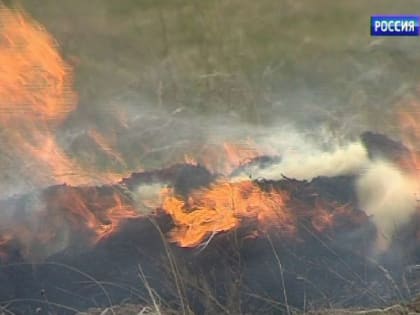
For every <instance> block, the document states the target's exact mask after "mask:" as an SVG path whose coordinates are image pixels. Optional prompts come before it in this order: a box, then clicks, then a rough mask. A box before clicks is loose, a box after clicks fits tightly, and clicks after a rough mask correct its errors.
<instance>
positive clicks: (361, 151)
mask: <svg viewBox="0 0 420 315" xmlns="http://www.w3.org/2000/svg"><path fill="white" fill-rule="evenodd" d="M305 151H306V152H305ZM368 163H369V160H368V155H367V152H366V149H365V147H364V146H363V145H362V144H361V143H359V142H353V143H350V144H347V145H344V146H338V147H335V148H334V149H332V150H329V151H323V150H322V149H317V148H311V149H309V150H303V151H302V150H296V151H294V150H289V151H287V152H285V154H284V155H283V156H282V159H281V161H280V162H279V163H275V164H273V165H270V166H269V167H267V168H258V167H251V168H248V169H246V170H245V171H244V173H242V174H241V175H240V176H238V178H240V177H242V178H243V177H244V176H252V177H253V178H265V179H271V180H278V179H281V178H282V175H285V176H287V177H292V178H296V179H300V180H303V179H306V180H311V179H313V178H315V177H317V176H338V175H347V174H356V173H359V172H360V171H361V170H362V169H363V168H364V167H366V165H367V164H368Z"/></svg>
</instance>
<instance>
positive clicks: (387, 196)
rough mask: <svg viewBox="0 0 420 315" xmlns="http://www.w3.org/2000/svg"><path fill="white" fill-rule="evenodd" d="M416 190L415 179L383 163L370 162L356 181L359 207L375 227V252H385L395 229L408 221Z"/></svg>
mask: <svg viewBox="0 0 420 315" xmlns="http://www.w3.org/2000/svg"><path fill="white" fill-rule="evenodd" d="M418 186H419V185H418V183H417V182H416V181H415V180H414V178H412V177H411V176H409V175H407V174H404V173H403V172H402V171H400V170H399V169H398V168H396V167H395V166H393V165H391V164H389V163H387V162H384V161H376V162H372V163H371V164H370V165H369V167H368V168H367V169H366V172H365V173H364V174H362V175H361V176H360V177H359V178H358V180H357V183H356V191H357V196H358V199H359V205H360V207H361V208H362V209H363V210H364V211H365V212H366V213H367V214H368V215H370V216H371V219H372V221H373V222H374V224H375V225H376V227H377V230H378V235H377V242H376V250H377V251H378V252H382V251H384V250H386V249H387V248H388V246H389V242H390V240H391V238H392V236H393V234H394V232H395V231H396V229H397V228H399V227H400V226H402V225H403V224H405V223H407V222H408V221H409V220H410V217H411V215H412V214H413V213H414V211H415V209H416V196H415V195H416V192H417V191H418V188H419V187H418Z"/></svg>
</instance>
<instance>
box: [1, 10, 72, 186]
mask: <svg viewBox="0 0 420 315" xmlns="http://www.w3.org/2000/svg"><path fill="white" fill-rule="evenodd" d="M71 84H72V73H71V71H70V68H69V66H68V65H67V64H66V63H65V62H64V60H63V59H62V58H61V56H60V54H59V53H58V50H57V45H56V43H55V41H54V40H53V38H52V37H51V36H50V35H49V34H48V33H47V32H46V31H45V30H44V29H43V28H42V27H41V26H40V25H39V24H37V23H36V22H35V21H33V20H31V19H30V18H29V17H28V16H26V15H25V14H24V13H22V12H21V11H16V10H11V9H8V8H6V7H4V6H0V122H1V124H2V127H3V128H4V135H3V136H4V137H5V139H4V141H3V142H4V146H5V147H6V148H7V149H8V151H9V152H11V153H12V155H13V156H17V157H19V158H20V159H21V160H22V162H23V164H24V166H25V167H27V168H29V171H31V172H33V174H34V176H33V177H37V175H38V178H40V177H41V175H43V176H42V177H43V180H44V181H46V182H51V178H53V179H55V178H63V180H66V181H69V182H72V177H71V176H69V174H71V173H72V171H77V166H76V165H75V163H74V162H73V161H72V160H71V159H70V158H68V157H67V156H66V154H65V153H64V152H63V150H62V149H61V148H60V147H59V146H58V144H57V142H56V140H55V136H54V134H53V131H54V129H55V128H56V126H57V125H58V124H59V123H60V122H62V121H63V120H64V119H65V118H66V117H67V115H68V113H69V112H71V111H72V110H74V109H75V107H76V99H77V97H76V94H75V93H74V91H73V90H72V88H71ZM47 175H49V176H47ZM45 178H47V179H45Z"/></svg>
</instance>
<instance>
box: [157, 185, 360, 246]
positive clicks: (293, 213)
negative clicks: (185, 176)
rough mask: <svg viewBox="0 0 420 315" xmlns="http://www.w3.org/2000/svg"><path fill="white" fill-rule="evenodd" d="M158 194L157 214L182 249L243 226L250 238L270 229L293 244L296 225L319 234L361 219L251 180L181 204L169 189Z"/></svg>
mask: <svg viewBox="0 0 420 315" xmlns="http://www.w3.org/2000/svg"><path fill="white" fill-rule="evenodd" d="M163 195H164V197H163V200H164V201H163V204H162V209H163V211H165V212H166V213H167V214H169V215H170V216H171V217H172V219H173V221H174V223H175V229H174V230H173V231H172V232H171V235H170V236H171V240H172V241H174V242H176V243H178V244H179V245H180V246H183V247H195V246H197V245H200V244H201V243H202V242H204V241H205V240H206V238H208V237H210V238H211V237H212V236H213V235H215V234H217V233H221V232H227V231H230V230H234V229H236V228H238V227H239V226H241V225H244V224H246V222H248V221H249V222H250V223H251V222H255V223H256V230H252V231H249V233H250V235H256V233H257V234H258V233H259V232H268V231H270V230H275V231H276V232H277V233H280V235H281V236H283V237H285V238H293V239H295V238H296V237H298V235H297V233H298V230H299V227H298V222H300V223H302V224H304V223H305V222H308V223H309V225H310V227H311V228H312V229H314V230H315V231H317V232H319V233H321V232H324V231H327V230H331V229H334V228H341V227H344V226H346V225H349V224H354V225H359V224H361V223H363V220H364V219H366V218H365V216H363V215H361V213H359V212H357V211H355V210H354V209H353V208H352V207H350V206H348V205H339V204H336V203H333V202H327V201H324V200H322V199H320V198H319V196H309V199H310V201H307V200H300V199H296V198H292V196H291V195H290V192H288V191H286V190H280V189H277V188H271V189H270V190H269V191H265V190H263V189H261V188H260V187H259V185H258V184H256V183H255V182H252V181H242V182H234V183H229V182H219V183H217V184H215V185H213V186H211V187H210V188H206V189H199V190H196V191H194V192H193V193H192V194H190V196H189V198H188V200H186V201H185V200H183V199H182V198H181V197H178V196H174V194H173V191H172V190H165V191H164V192H163ZM306 198H308V196H306Z"/></svg>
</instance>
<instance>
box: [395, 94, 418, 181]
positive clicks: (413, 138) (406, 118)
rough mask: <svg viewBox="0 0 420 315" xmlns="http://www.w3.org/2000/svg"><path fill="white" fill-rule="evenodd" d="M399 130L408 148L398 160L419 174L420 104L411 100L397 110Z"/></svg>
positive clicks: (406, 167) (412, 171)
mask: <svg viewBox="0 0 420 315" xmlns="http://www.w3.org/2000/svg"><path fill="white" fill-rule="evenodd" d="M398 119H399V125H400V130H401V133H402V137H403V141H404V144H405V145H406V146H407V147H408V149H409V154H408V156H404V157H403V158H402V160H401V161H400V163H401V165H402V166H403V167H404V168H405V169H409V170H410V172H411V173H414V174H415V175H416V176H419V175H420V174H419V170H420V150H419V149H420V147H419V146H420V124H419V123H418V122H419V121H420V104H418V103H417V102H415V101H412V102H411V103H410V104H409V105H408V106H404V108H403V109H400V110H399V112H398Z"/></svg>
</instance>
